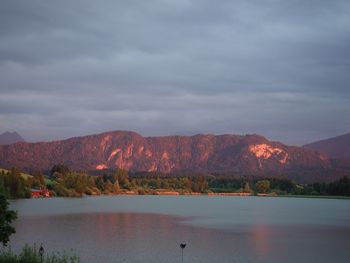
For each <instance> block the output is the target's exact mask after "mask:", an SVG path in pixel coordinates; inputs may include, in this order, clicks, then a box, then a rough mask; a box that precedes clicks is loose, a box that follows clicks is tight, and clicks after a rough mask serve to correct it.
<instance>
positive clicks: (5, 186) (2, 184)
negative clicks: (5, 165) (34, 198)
mask: <svg viewBox="0 0 350 263" xmlns="http://www.w3.org/2000/svg"><path fill="white" fill-rule="evenodd" d="M0 194H2V195H3V196H5V197H7V198H27V197H30V182H29V181H28V180H27V179H24V177H23V176H22V175H21V173H20V172H19V171H18V170H17V169H16V168H12V169H11V171H8V172H6V173H5V172H1V173H0Z"/></svg>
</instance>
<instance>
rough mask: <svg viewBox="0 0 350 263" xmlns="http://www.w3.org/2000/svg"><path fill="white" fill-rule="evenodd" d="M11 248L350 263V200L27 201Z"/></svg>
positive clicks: (122, 258) (204, 260) (119, 258)
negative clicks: (42, 247)
mask: <svg viewBox="0 0 350 263" xmlns="http://www.w3.org/2000/svg"><path fill="white" fill-rule="evenodd" d="M11 207H12V209H15V210H17V211H18V215H19V219H18V220H17V221H16V224H15V227H16V229H17V233H16V235H14V236H12V238H11V246H12V248H13V249H15V250H16V249H18V248H19V247H22V246H23V245H24V244H25V243H30V244H33V243H34V242H36V243H37V244H39V245H40V244H41V243H43V245H44V247H45V251H47V252H49V251H53V250H59V251H62V250H66V251H69V250H70V249H71V248H74V250H75V252H76V254H77V255H79V256H80V258H81V261H82V262H87V263H90V262H91V263H92V262H128V263H137V262H140V263H141V262H142V263H145V262H150V263H151V262H152V263H166V262H169V263H175V262H181V249H180V247H179V244H180V243H181V242H185V243H186V244H187V246H186V248H185V250H184V262H186V263H187V262H188V263H209V262H210V263H213V262H218V263H226V262H227V263H228V262H230V263H232V262H242V263H243V262H244V263H246V262H254V263H257V262H269V263H275V262H276V263H277V262H293V263H295V262H321V263H322V262H325V263H330V262H344V263H345V262H346V263H348V262H350V261H349V260H350V201H349V200H330V199H304V198H261V197H260V198H259V197H219V196H218V197H213V196H210V197H208V196H111V197H109V196H102V197H86V198H75V199H70V198H51V199H27V200H16V201H12V202H11Z"/></svg>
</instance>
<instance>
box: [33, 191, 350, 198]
mask: <svg viewBox="0 0 350 263" xmlns="http://www.w3.org/2000/svg"><path fill="white" fill-rule="evenodd" d="M136 195H140V196H142V195H147V196H157V195H159V196H242V197H248V196H249V197H287V198H318V199H343V200H350V196H331V195H278V194H276V193H274V192H273V193H264V194H263V193H245V192H236V193H232V192H220V193H214V192H209V193H196V192H187V193H182V192H177V191H155V192H153V193H145V194H139V193H137V192H134V191H123V192H120V193H114V194H113V193H109V194H92V195H82V196H76V197H77V198H79V197H88V196H92V197H95V196H136ZM52 197H55V196H52ZM57 197H58V196H57ZM40 198H45V197H40Z"/></svg>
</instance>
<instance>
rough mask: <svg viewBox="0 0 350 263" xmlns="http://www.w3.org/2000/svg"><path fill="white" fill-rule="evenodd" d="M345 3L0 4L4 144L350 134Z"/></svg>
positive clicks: (349, 17)
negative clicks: (112, 134) (125, 135)
mask: <svg viewBox="0 0 350 263" xmlns="http://www.w3.org/2000/svg"><path fill="white" fill-rule="evenodd" d="M349 43H350V4H349V1H346V0H344V1H341V0H335V1H313V0H310V1H276V0H259V1H258V0H257V1H248V2H247V1H244V0H241V1H225V0H221V1H209V0H201V1H199V0H198V1H189V0H178V1H172V0H155V1H93V0H90V1H86V0H84V1H82V0H81V1H80V0H74V1H72V0H61V1H54V2H47V1H41V0H33V1H24V0H21V1H20V0H5V1H1V3H0V131H5V130H16V131H18V132H19V133H21V134H22V135H23V136H24V137H26V138H27V139H29V140H34V141H35V140H51V139H59V138H66V137H70V136H77V135H83V134H90V133H95V132H100V131H106V130H116V129H124V130H135V131H138V132H140V133H141V134H143V135H167V134H175V133H181V134H191V133H198V132H200V133H260V134H263V135H265V136H267V137H269V138H271V139H275V140H281V141H283V142H286V143H291V144H302V143H306V142H311V141H314V140H316V139H320V138H324V137H328V136H333V135H337V134H341V133H345V132H349V131H350V118H348V117H347V115H348V114H349V113H350V103H349V101H350V87H349V84H350V74H349V72H350V45H349Z"/></svg>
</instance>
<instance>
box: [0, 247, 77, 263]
mask: <svg viewBox="0 0 350 263" xmlns="http://www.w3.org/2000/svg"><path fill="white" fill-rule="evenodd" d="M5 262H6V263H78V262H80V259H79V258H78V257H77V256H76V255H75V254H73V253H72V252H71V253H66V252H64V253H62V254H61V253H59V252H57V253H52V254H51V255H44V256H43V260H42V261H41V257H40V254H39V249H38V248H37V246H36V245H33V246H29V245H25V246H24V247H23V248H22V251H21V252H20V253H19V254H16V253H14V252H13V251H12V250H11V249H10V248H5V247H3V248H1V249H0V263H5Z"/></svg>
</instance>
